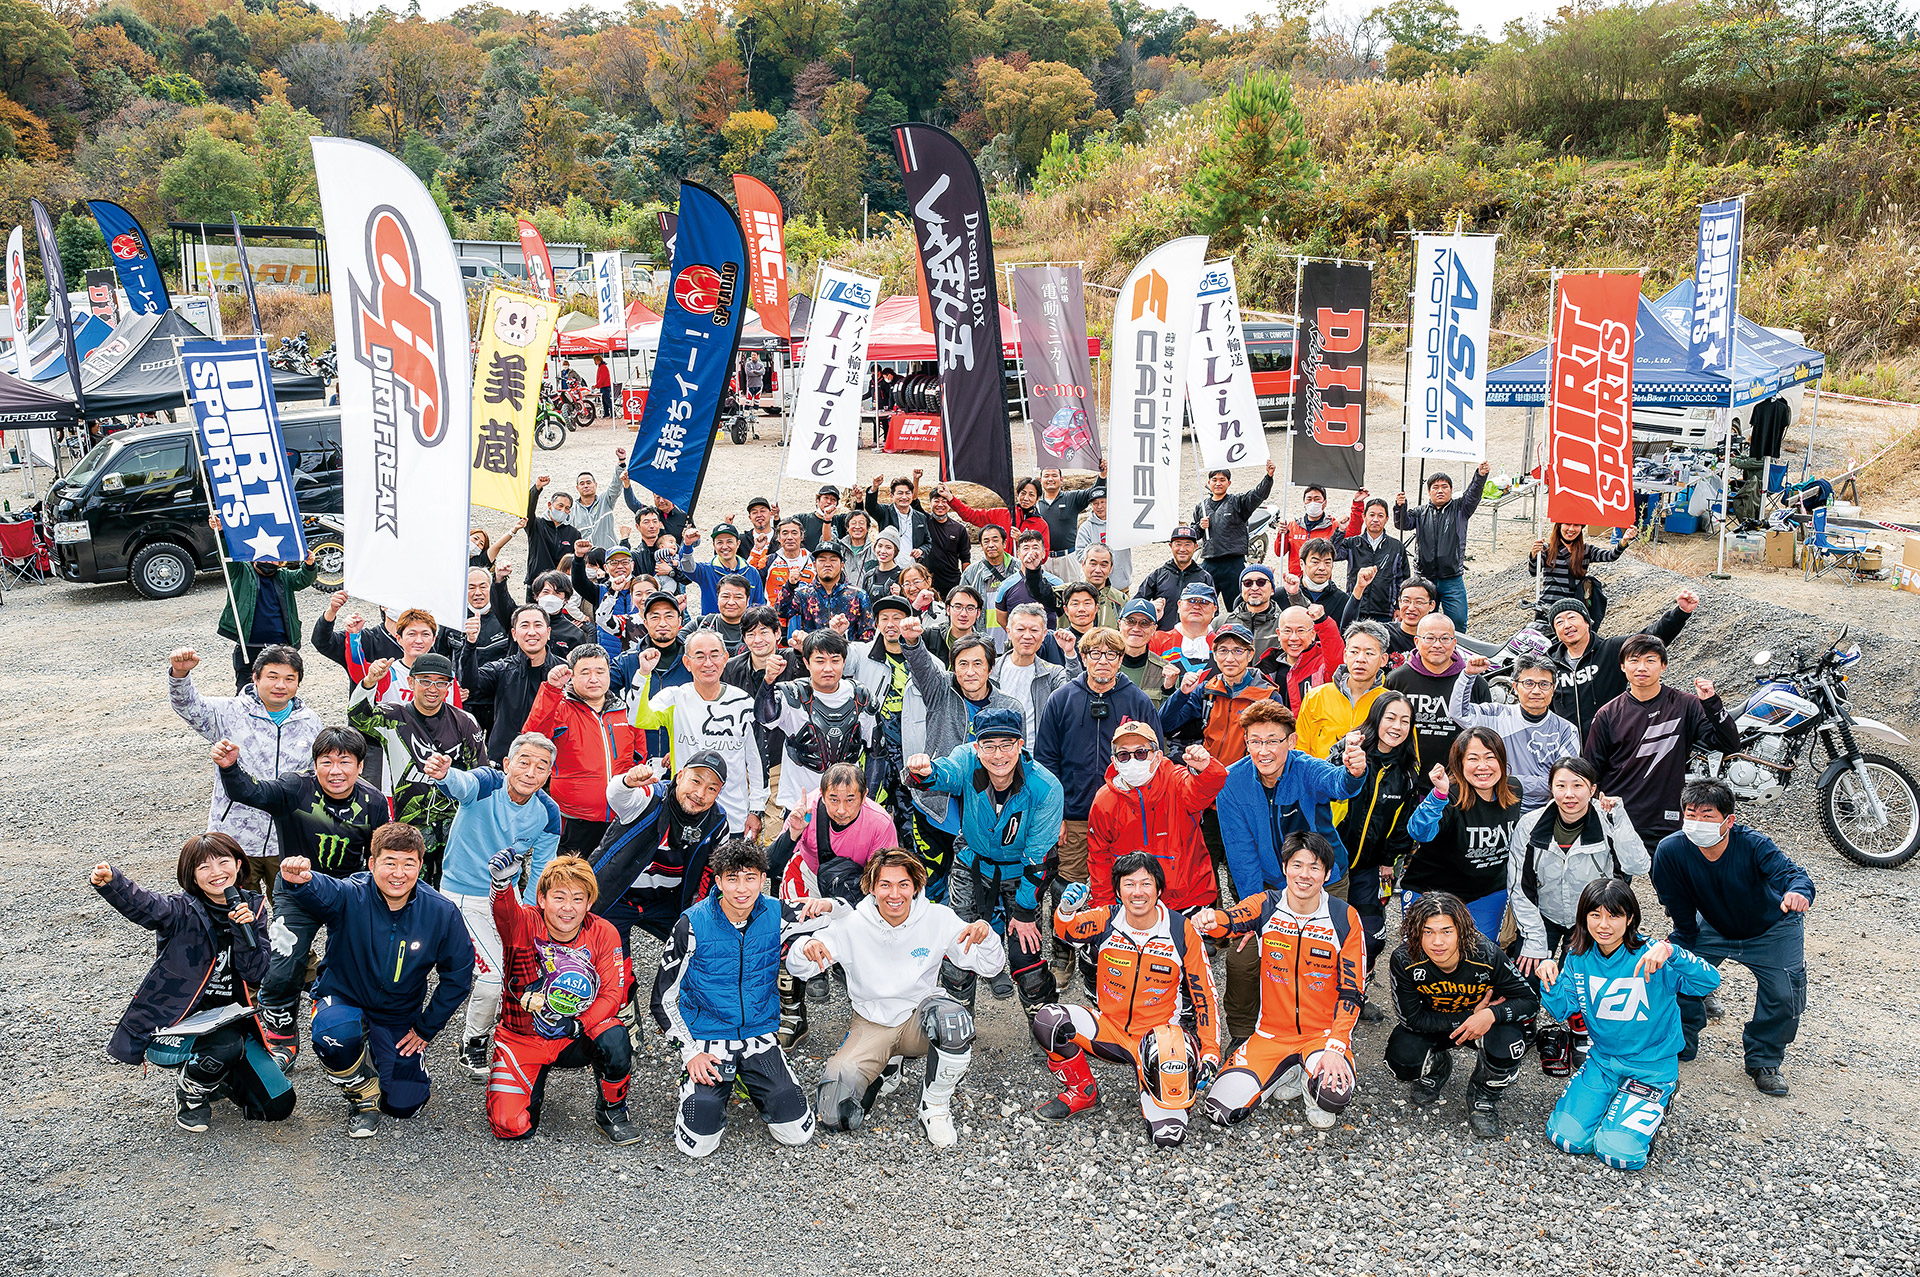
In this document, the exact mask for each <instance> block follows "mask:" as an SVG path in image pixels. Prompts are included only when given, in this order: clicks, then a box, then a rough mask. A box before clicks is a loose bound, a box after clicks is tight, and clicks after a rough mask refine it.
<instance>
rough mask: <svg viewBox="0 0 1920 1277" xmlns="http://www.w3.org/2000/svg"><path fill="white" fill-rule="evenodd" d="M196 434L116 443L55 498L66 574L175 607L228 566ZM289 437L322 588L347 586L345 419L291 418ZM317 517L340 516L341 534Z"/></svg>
mask: <svg viewBox="0 0 1920 1277" xmlns="http://www.w3.org/2000/svg"><path fill="white" fill-rule="evenodd" d="M193 431H194V428H193V424H192V423H191V422H186V423H182V424H161V425H153V426H141V427H139V428H137V429H133V430H123V431H121V432H120V433H118V434H114V435H109V436H108V437H107V438H105V439H103V440H101V441H100V442H99V443H98V444H96V445H95V446H94V448H93V450H92V451H90V452H88V453H87V455H86V456H85V457H82V458H81V460H80V464H79V465H77V466H75V467H74V468H73V470H72V471H71V472H69V473H68V474H66V475H65V476H63V477H62V478H61V479H60V480H59V481H58V482H56V483H55V484H54V485H53V487H52V488H50V489H49V490H48V492H47V503H46V517H47V521H48V522H49V523H50V524H51V525H52V528H53V556H54V557H53V563H54V571H55V573H56V574H57V575H59V576H60V577H61V578H62V579H63V580H67V581H79V582H83V583H93V582H106V581H127V580H131V581H132V582H133V588H134V589H136V590H138V591H139V592H140V593H141V594H143V595H144V596H146V597H147V598H150V599H169V598H173V597H175V596H176V595H180V594H185V593H186V592H187V591H188V590H189V589H190V588H192V586H193V577H194V573H195V572H196V571H204V570H209V569H217V568H218V567H219V566H220V548H219V546H218V544H217V543H216V542H215V540H214V533H213V529H212V528H211V527H209V526H208V524H207V488H206V478H205V471H204V470H202V469H201V468H199V467H197V466H195V465H194V463H193V457H194V445H193ZM280 435H281V439H282V441H283V442H284V443H285V444H286V448H287V458H288V462H289V467H288V468H289V471H290V472H291V473H292V474H293V477H294V481H293V487H294V499H295V500H296V501H297V502H299V505H300V514H301V523H302V525H303V528H304V531H305V533H306V537H307V546H308V548H309V549H310V550H312V551H313V552H314V557H315V559H316V561H318V562H320V564H321V567H322V573H321V576H322V580H323V581H324V580H326V579H329V578H331V579H332V580H334V581H336V582H337V580H338V578H339V571H338V562H337V560H338V557H339V554H340V539H339V533H338V531H337V530H336V529H337V526H338V524H339V514H340V510H341V505H340V487H341V470H342V461H341V455H340V411H339V409H338V408H334V409H331V410H322V411H319V412H315V413H312V414H300V415H294V414H288V415H286V416H283V417H282V418H281V419H280ZM316 515H330V516H333V517H332V519H331V520H329V522H330V523H331V524H332V525H334V526H333V527H326V526H321V525H320V524H319V523H318V522H317V521H316V519H315V517H314V516H316ZM329 561H331V563H332V566H333V569H334V570H333V571H332V572H328V571H327V570H326V569H327V567H328V566H329ZM330 588H331V587H330Z"/></svg>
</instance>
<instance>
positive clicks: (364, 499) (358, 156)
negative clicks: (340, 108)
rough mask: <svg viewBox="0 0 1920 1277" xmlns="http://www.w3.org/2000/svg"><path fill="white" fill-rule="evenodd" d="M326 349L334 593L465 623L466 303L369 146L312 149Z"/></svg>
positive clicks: (427, 214) (469, 404)
mask: <svg viewBox="0 0 1920 1277" xmlns="http://www.w3.org/2000/svg"><path fill="white" fill-rule="evenodd" d="M313 165H314V176H315V179H316V184H317V186H318V187H319V191H320V208H321V212H322V214H323V215H324V218H325V223H326V232H327V269H328V271H329V273H330V274H331V275H332V277H333V330H334V332H335V333H336V334H337V337H336V340H337V341H338V343H339V347H340V443H341V454H342V475H341V479H342V487H343V489H344V507H345V513H346V522H347V529H346V574H347V580H346V588H347V589H348V590H350V591H352V592H353V593H354V594H355V595H356V596H358V597H360V598H363V599H367V600H370V601H372V602H374V603H380V604H384V605H385V606H386V607H388V608H389V609H393V610H399V609H401V608H409V607H423V608H426V609H427V610H428V611H429V612H432V613H433V614H434V615H435V616H440V617H455V618H457V617H461V616H464V615H466V611H465V609H466V605H467V604H466V599H467V555H468V553H469V550H470V547H469V545H468V542H467V529H468V526H469V525H468V509H467V494H468V484H469V479H470V477H471V476H472V473H473V471H472V468H471V465H470V462H471V459H472V456H473V428H472V427H473V419H472V410H473V400H472V398H471V394H470V391H469V389H468V388H469V387H470V386H471V385H472V384H473V370H472V366H471V359H470V356H469V354H468V350H469V347H468V334H467V291H466V285H465V282H464V281H463V280H462V279H461V277H460V265H459V262H458V261H457V260H456V259H455V257H454V252H453V240H452V239H451V238H449V237H448V235H447V224H446V222H445V221H444V220H443V219H442V218H441V216H440V210H439V209H438V208H436V207H435V206H434V203H433V197H432V196H430V195H429V194H427V189H426V188H425V187H424V186H422V185H420V179H419V178H417V177H415V176H414V175H413V173H412V172H411V171H410V170H409V169H408V168H407V167H406V166H405V165H404V164H402V163H400V161H399V160H396V159H394V158H393V157H392V156H390V155H388V154H387V153H386V152H385V151H382V150H380V149H379V148H378V147H373V146H368V145H366V144H365V143H361V142H349V141H346V140H344V139H342V138H334V137H316V138H314V139H313Z"/></svg>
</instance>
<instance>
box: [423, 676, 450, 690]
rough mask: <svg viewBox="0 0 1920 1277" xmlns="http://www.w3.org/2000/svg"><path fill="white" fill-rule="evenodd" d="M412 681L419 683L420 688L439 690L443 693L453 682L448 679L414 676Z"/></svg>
mask: <svg viewBox="0 0 1920 1277" xmlns="http://www.w3.org/2000/svg"><path fill="white" fill-rule="evenodd" d="M414 681H415V682H417V683H419V684H420V686H422V687H433V688H439V689H440V690H442V691H445V690H446V689H447V688H449V687H452V686H453V680H452V679H450V678H425V677H422V676H420V675H417V674H416V675H415V676H414Z"/></svg>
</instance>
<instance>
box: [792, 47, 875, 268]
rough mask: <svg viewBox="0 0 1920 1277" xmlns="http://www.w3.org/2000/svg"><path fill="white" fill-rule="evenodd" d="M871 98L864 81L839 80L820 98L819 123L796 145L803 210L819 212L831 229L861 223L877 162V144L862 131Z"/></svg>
mask: <svg viewBox="0 0 1920 1277" xmlns="http://www.w3.org/2000/svg"><path fill="white" fill-rule="evenodd" d="M866 100H867V87H866V86H865V85H864V84H855V83H854V82H853V81H851V80H842V81H841V82H840V83H838V84H836V85H834V86H833V87H832V88H831V89H828V90H827V95H826V97H825V98H823V99H822V100H821V103H820V128H818V129H812V130H811V131H810V133H809V134H808V135H806V136H803V137H802V139H801V141H800V142H798V143H797V144H795V146H794V148H793V152H792V160H791V161H790V163H791V165H792V167H793V169H794V175H795V177H796V179H797V182H796V185H797V186H798V187H799V207H800V211H803V212H807V213H812V214H814V215H816V216H818V217H819V219H820V220H821V222H822V223H824V224H825V226H826V227H827V229H828V230H831V231H850V230H852V229H854V228H855V227H857V226H859V225H860V193H861V191H862V190H863V189H865V186H866V181H867V170H868V168H869V167H871V166H872V164H873V149H872V148H871V147H869V146H868V145H867V140H866V139H865V138H864V137H862V136H861V135H860V111H861V108H862V107H864V106H865V105H866Z"/></svg>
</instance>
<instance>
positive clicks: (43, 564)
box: [0, 519, 53, 586]
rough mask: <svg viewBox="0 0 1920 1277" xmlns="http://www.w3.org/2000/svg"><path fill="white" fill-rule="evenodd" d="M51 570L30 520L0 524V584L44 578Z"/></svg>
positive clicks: (38, 535)
mask: <svg viewBox="0 0 1920 1277" xmlns="http://www.w3.org/2000/svg"><path fill="white" fill-rule="evenodd" d="M52 569H53V560H52V559H51V558H49V557H48V555H47V547H46V543H45V542H43V541H42V540H41V539H40V532H39V525H38V524H37V523H36V522H35V521H34V520H32V519H17V520H14V521H12V522H9V523H0V583H4V584H6V585H10V586H12V585H25V584H27V583H28V582H31V581H45V580H46V579H47V574H48V573H49V572H50V571H52Z"/></svg>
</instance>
